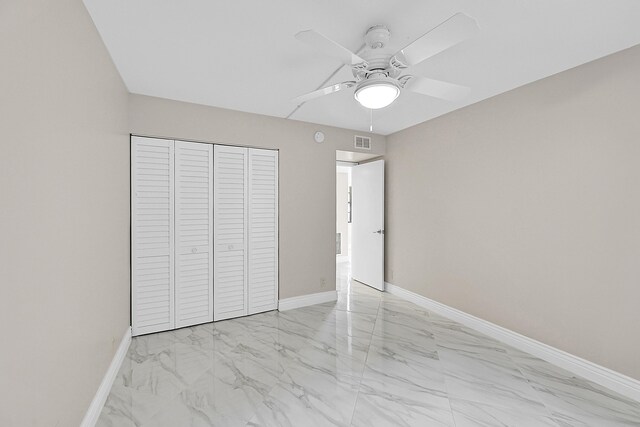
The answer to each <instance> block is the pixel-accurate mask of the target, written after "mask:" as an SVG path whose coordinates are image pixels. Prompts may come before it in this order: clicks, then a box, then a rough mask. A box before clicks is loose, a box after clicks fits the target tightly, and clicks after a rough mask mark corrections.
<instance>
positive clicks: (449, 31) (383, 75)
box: [294, 13, 479, 109]
mask: <svg viewBox="0 0 640 427" xmlns="http://www.w3.org/2000/svg"><path fill="white" fill-rule="evenodd" d="M477 31H479V28H478V24H477V23H476V21H475V19H473V18H471V17H469V16H467V15H465V14H464V13H456V14H455V15H453V16H452V17H450V18H449V19H447V20H446V21H444V22H442V23H441V24H440V25H438V26H437V27H435V28H433V29H432V30H430V31H428V32H427V33H426V34H424V35H423V36H421V37H419V38H418V39H417V40H415V41H413V42H412V43H410V44H409V45H408V46H406V47H404V48H403V49H400V50H399V51H398V52H396V53H392V52H390V51H389V50H388V49H386V48H385V47H386V46H387V43H388V41H389V38H390V36H391V33H390V32H389V29H388V28H387V27H385V26H384V25H375V26H373V27H371V28H369V30H367V33H366V34H365V36H364V40H365V43H366V46H367V47H368V49H365V50H364V51H363V52H362V54H361V55H357V54H355V53H353V52H351V51H350V50H349V49H347V48H345V47H344V46H341V45H340V44H338V43H336V42H334V41H333V40H331V39H329V38H327V37H326V36H324V35H322V34H320V33H318V32H317V31H314V30H306V31H300V32H299V33H298V34H296V35H295V37H296V39H298V40H300V41H301V42H304V43H307V44H308V45H310V46H312V47H314V48H315V49H317V50H319V51H320V52H323V53H325V54H327V55H329V56H332V57H334V58H336V59H339V60H340V61H342V62H343V63H344V64H345V65H348V66H350V67H351V71H352V72H353V76H354V78H355V80H351V81H346V82H342V83H338V84H334V85H331V86H328V87H325V88H322V89H318V90H315V91H313V92H309V93H307V94H305V95H302V96H299V97H297V98H295V100H294V101H295V102H297V103H298V105H300V104H302V103H304V102H306V101H309V100H312V99H314V98H318V97H321V96H324V95H329V94H331V93H335V92H338V91H341V90H345V89H350V88H352V87H355V92H354V96H355V99H356V100H357V101H358V102H359V103H360V104H361V105H362V106H363V107H365V108H369V109H378V108H384V107H386V106H388V105H390V104H391V103H392V102H393V101H395V100H396V98H397V97H398V96H399V95H400V91H401V90H410V91H412V92H416V93H420V94H423V95H428V96H433V97H436V98H441V99H445V100H449V101H455V100H458V99H461V98H463V97H464V96H466V95H467V94H468V93H469V91H470V89H469V88H468V87H465V86H460V85H457V84H454V83H448V82H444V81H441V80H434V79H429V78H426V77H416V76H412V75H410V74H405V75H402V72H403V70H404V69H406V68H408V67H410V66H412V65H416V64H418V63H420V62H422V61H424V60H425V59H428V58H430V57H432V56H434V55H436V54H438V53H440V52H442V51H444V50H446V49H449V48H450V47H452V46H455V45H457V44H458V43H460V42H462V41H464V40H466V39H468V38H469V37H471V36H472V35H473V34H475V33H476V32H477Z"/></svg>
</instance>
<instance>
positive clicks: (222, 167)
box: [213, 145, 249, 321]
mask: <svg viewBox="0 0 640 427" xmlns="http://www.w3.org/2000/svg"><path fill="white" fill-rule="evenodd" d="M213 168H214V178H213V185H214V237H213V240H214V242H215V243H214V245H213V254H214V264H213V269H214V279H213V289H214V291H213V293H214V297H213V305H214V309H213V317H214V320H216V321H217V320H223V319H229V318H232V317H238V316H245V315H246V314H247V234H248V233H247V224H248V221H247V220H248V218H247V217H248V215H247V212H248V198H247V188H248V185H247V180H248V173H249V171H248V169H249V168H248V153H247V149H246V148H240V147H230V146H226V145H215V146H214V152H213Z"/></svg>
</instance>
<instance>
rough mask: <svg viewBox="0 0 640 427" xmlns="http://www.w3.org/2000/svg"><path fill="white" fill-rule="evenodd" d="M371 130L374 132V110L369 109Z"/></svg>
mask: <svg viewBox="0 0 640 427" xmlns="http://www.w3.org/2000/svg"><path fill="white" fill-rule="evenodd" d="M369 132H373V110H372V109H369Z"/></svg>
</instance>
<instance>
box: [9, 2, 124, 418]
mask: <svg viewBox="0 0 640 427" xmlns="http://www.w3.org/2000/svg"><path fill="white" fill-rule="evenodd" d="M0 58H1V59H0V62H1V63H2V65H1V66H0V130H1V132H2V143H1V145H2V150H1V154H0V217H1V218H2V221H0V282H1V283H0V324H2V325H3V329H2V331H3V337H2V346H1V350H0V396H2V397H1V398H0V425H2V426H3V427H8V426H15V427H24V426H77V425H78V424H79V423H80V421H81V419H82V417H83V416H84V414H85V411H86V410H87V408H88V406H89V403H90V402H91V399H92V398H93V396H94V394H95V392H96V390H97V388H98V385H99V384H100V381H101V380H102V377H103V375H104V373H105V371H106V370H107V367H108V366H109V363H110V362H111V359H112V357H113V355H114V353H115V350H116V348H117V346H118V344H119V343H120V340H121V339H122V336H123V335H124V333H125V330H126V329H127V327H128V325H129V156H128V136H127V116H126V108H127V93H126V89H125V87H124V85H123V83H122V81H121V79H120V77H119V75H118V73H117V72H116V70H115V68H114V66H113V64H112V62H111V59H110V57H109V55H108V54H107V51H106V49H105V48H104V46H103V44H102V41H101V40H100V37H99V36H98V33H97V31H96V29H95V27H94V25H93V23H92V21H91V19H90V17H89V14H88V13H87V11H86V10H85V8H84V6H83V4H82V2H81V1H80V0H61V1H55V2H52V1H45V0H30V1H9V2H4V1H3V2H2V3H1V5H0Z"/></svg>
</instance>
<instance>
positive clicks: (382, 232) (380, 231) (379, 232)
mask: <svg viewBox="0 0 640 427" xmlns="http://www.w3.org/2000/svg"><path fill="white" fill-rule="evenodd" d="M373 234H384V230H378V231H374V232H373Z"/></svg>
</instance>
